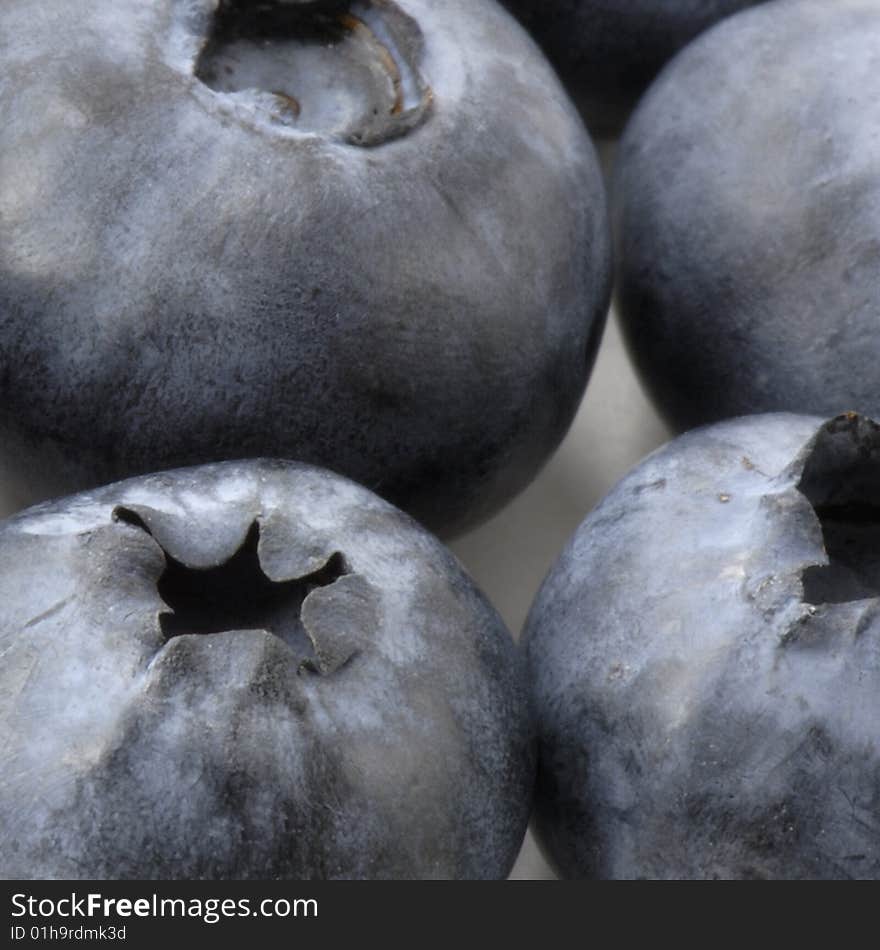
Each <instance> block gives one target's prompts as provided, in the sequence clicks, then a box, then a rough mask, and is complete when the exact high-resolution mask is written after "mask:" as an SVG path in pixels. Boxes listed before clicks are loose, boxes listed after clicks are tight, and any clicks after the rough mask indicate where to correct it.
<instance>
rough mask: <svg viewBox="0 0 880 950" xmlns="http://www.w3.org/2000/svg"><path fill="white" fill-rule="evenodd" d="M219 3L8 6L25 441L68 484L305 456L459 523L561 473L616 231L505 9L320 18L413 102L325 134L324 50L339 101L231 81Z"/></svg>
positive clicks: (6, 151) (0, 53)
mask: <svg viewBox="0 0 880 950" xmlns="http://www.w3.org/2000/svg"><path fill="white" fill-rule="evenodd" d="M214 6H215V4H213V3H211V2H209V0H149V2H144V0H5V2H4V3H2V4H0V62H2V67H3V83H2V87H0V129H2V133H0V135H2V148H0V342H2V354H3V356H2V366H0V436H2V439H3V443H4V446H9V447H10V448H9V451H8V454H9V456H10V457H15V456H21V457H22V458H24V457H25V456H26V457H27V458H29V459H30V458H33V465H32V466H31V468H32V470H33V471H35V472H40V471H44V470H45V469H46V468H49V467H51V469H52V470H53V471H55V472H57V473H58V474H59V477H62V476H66V480H65V482H64V485H65V486H66V488H64V489H63V490H74V489H77V490H78V489H80V488H87V487H91V486H93V485H95V484H99V483H102V482H105V481H109V480H113V479H116V478H119V477H127V476H129V475H136V474H141V473H144V472H148V471H156V470H160V469H165V468H173V467H179V466H183V465H190V464H196V463H199V462H206V461H219V460H223V459H228V458H243V457H249V456H272V457H284V458H296V459H298V460H301V461H305V462H309V463H313V464H320V465H324V466H327V467H329V468H331V469H333V470H335V471H340V472H341V473H343V474H345V475H347V476H349V477H352V478H354V479H355V480H357V481H359V482H361V483H362V484H365V485H366V486H367V487H369V488H371V489H372V490H375V491H378V492H379V493H380V494H382V495H383V496H384V497H387V498H389V499H390V500H392V501H393V502H394V503H395V504H397V505H398V506H400V507H402V508H404V509H405V510H407V511H409V512H410V513H411V514H414V515H416V516H417V517H418V518H419V519H420V520H423V521H424V522H426V523H428V524H429V525H430V526H432V527H434V528H435V529H438V530H442V531H443V532H444V533H446V534H449V533H454V532H457V531H458V530H460V529H463V527H464V526H466V525H470V524H473V523H474V522H476V521H479V520H481V519H482V518H484V517H486V516H488V515H489V514H490V513H491V512H493V511H494V510H496V509H497V508H498V507H500V506H501V505H502V504H503V503H504V502H505V501H506V500H508V499H509V498H510V497H512V496H513V495H514V494H515V493H516V492H517V491H519V490H520V489H521V488H522V487H524V486H525V484H527V483H528V482H529V481H530V480H531V478H532V477H533V476H534V475H535V474H536V472H537V470H538V469H539V468H540V466H541V465H542V464H543V462H544V461H545V460H546V458H547V457H548V456H549V454H550V453H551V452H552V451H553V449H554V448H555V447H556V446H557V444H558V443H559V441H560V440H561V438H562V436H563V435H564V434H565V432H566V430H567V428H568V426H569V424H570V422H571V419H572V417H573V414H574V412H575V410H576V408H577V406H578V403H579V401H580V398H581V396H582V394H583V390H584V386H585V384H586V380H587V377H588V375H589V371H590V368H591V366H592V362H593V357H594V354H595V349H596V346H597V343H598V340H599V337H600V334H601V329H602V325H603V322H604V319H605V312H606V309H607V304H608V297H609V293H610V243H611V242H610V231H609V224H608V215H607V208H606V204H605V197H604V190H603V185H602V181H601V175H600V172H599V169H598V165H597V162H596V159H595V153H594V150H593V147H592V145H591V143H590V141H589V139H588V137H587V134H586V132H585V131H584V129H583V125H582V123H581V122H580V119H579V117H578V115H577V113H576V111H575V109H574V107H573V106H572V105H571V103H570V102H569V100H568V99H567V97H566V95H565V93H564V92H563V90H562V87H561V86H560V85H559V83H558V81H557V79H556V77H555V75H554V74H553V72H552V70H551V69H550V67H549V65H547V64H546V62H545V60H544V59H543V57H542V56H541V54H540V53H539V51H538V50H537V49H536V48H535V46H534V44H533V43H532V41H531V40H530V39H529V38H528V36H527V35H526V34H525V33H524V31H523V30H522V29H521V27H520V26H519V25H518V24H517V23H516V22H515V20H514V19H513V18H512V17H511V16H510V15H509V14H507V13H506V11H504V10H502V9H501V8H500V7H498V6H497V5H496V4H495V3H490V2H486V0H449V2H446V3H443V4H436V3H429V2H426V0H399V2H395V3H390V2H382V3H379V2H374V3H372V4H367V5H365V4H346V3H342V4H340V3H333V4H329V6H328V5H327V4H324V3H317V4H312V5H309V4H303V5H295V6H296V7H297V8H300V7H301V8H302V9H306V8H310V7H311V8H317V11H318V12H316V13H314V16H315V17H316V18H318V19H317V20H316V22H317V23H319V24H324V26H323V27H322V28H325V29H328V30H329V29H331V27H328V26H326V23H325V20H327V18H332V17H339V18H341V19H339V20H337V21H336V22H337V24H338V25H337V26H336V27H335V29H336V30H337V34H338V35H337V36H336V37H334V39H339V38H340V37H341V41H340V42H339V43H338V49H340V50H344V49H346V48H349V47H354V46H355V45H357V44H360V46H359V47H358V48H362V47H366V48H367V49H368V50H371V51H372V53H371V55H372V60H371V66H370V69H371V70H372V72H371V73H369V75H371V76H373V79H374V80H375V82H376V83H378V80H376V79H375V76H376V74H377V73H378V72H379V71H381V70H382V69H385V70H386V71H387V75H386V76H385V80H384V81H385V86H386V87H387V89H388V90H391V88H392V77H393V74H394V72H395V70H396V71H397V73H398V74H399V75H398V77H397V80H398V81H399V84H400V87H401V88H400V93H401V97H402V98H403V99H404V100H406V101H405V103H404V105H405V108H404V109H403V111H402V112H401V113H400V115H397V116H395V115H391V114H390V112H389V111H388V109H387V108H385V110H384V112H385V113H386V115H378V117H377V119H376V122H377V123H378V126H377V128H371V127H370V125H369V123H367V124H365V125H364V126H363V127H362V128H360V127H359V128H348V127H346V128H341V127H340V128H339V129H335V128H324V127H323V126H322V127H320V128H317V129H315V128H314V127H313V125H312V122H313V119H314V110H313V111H312V113H310V107H311V104H312V97H313V96H318V97H324V99H325V100H326V102H325V103H324V104H325V106H327V109H329V108H330V106H332V104H333V102H335V101H336V98H340V99H344V98H345V96H347V95H348V94H349V93H350V92H351V90H349V89H343V90H342V92H340V96H339V97H336V91H337V87H336V86H335V85H334V83H335V82H336V81H337V80H336V78H334V75H333V72H332V56H333V55H334V54H333V52H332V49H327V48H325V46H326V47H332V46H333V43H326V44H325V43H324V42H323V41H320V37H319V40H318V41H316V42H315V43H313V44H312V45H311V46H309V47H308V49H306V55H307V57H311V58H306V59H304V60H303V62H306V63H311V62H312V59H313V58H316V57H318V56H319V55H320V56H325V57H331V59H329V60H325V61H326V62H329V63H330V65H329V67H328V73H327V75H328V80H327V83H326V84H324V85H325V86H326V88H324V86H322V85H321V83H320V82H318V81H314V82H311V81H310V76H309V73H308V70H307V69H305V68H303V69H300V71H299V72H298V73H297V76H298V77H299V79H298V80H296V81H293V80H292V81H291V82H290V83H287V80H286V78H285V74H283V73H282V74H278V73H277V71H276V73H271V68H270V67H271V66H272V62H274V61H272V60H271V59H269V60H267V63H268V65H266V70H268V72H269V73H271V76H270V79H267V80H265V81H262V80H261V79H259V77H258V79H256V80H254V88H241V89H237V90H233V91H228V90H225V89H222V88H220V89H218V88H214V87H215V86H222V85H223V83H224V82H227V80H228V81H229V82H230V83H232V82H234V81H237V76H236V74H235V72H234V60H235V51H234V50H233V51H232V52H231V53H228V55H226V54H224V51H223V49H222V48H220V51H219V53H217V44H218V43H219V42H220V40H217V39H216V37H217V36H218V35H219V34H218V32H217V29H216V28H215V26H214V24H215V23H216V22H217V21H216V15H215V14H214V13H213V12H212V10H213V8H214ZM237 6H238V7H240V6H241V2H239V3H238V4H237ZM260 6H261V7H268V8H270V9H272V8H273V4H271V3H268V4H262V5H260ZM278 6H279V5H278V4H277V3H276V4H274V7H278ZM227 7H228V5H227ZM227 7H224V9H226V8H227ZM324 8H327V9H328V10H330V12H327V13H321V10H322V9H324ZM330 8H332V10H331V9H330ZM340 9H341V10H342V12H339V11H340ZM300 16H302V14H300ZM321 17H324V19H321ZM358 21H360V25H358ZM364 24H367V26H366V27H365V26H364ZM286 29H294V33H296V34H297V36H299V34H301V35H302V37H304V38H305V40H304V42H307V41H308V40H309V37H310V36H311V34H312V33H314V32H315V30H314V29H312V28H311V27H310V24H309V22H308V21H306V22H305V24H304V25H303V26H302V27H301V29H299V33H297V28H289V27H286ZM310 30H311V32H310ZM212 31H213V32H212ZM221 32H222V31H221ZM370 32H372V33H373V34H374V35H373V38H372V39H369V38H367V39H364V38H363V37H364V36H365V35H367V34H368V33H370ZM392 34H393V37H392ZM211 37H214V38H215V39H213V40H212V39H211ZM392 38H393V42H392ZM220 39H221V40H222V36H221V37H220ZM212 43H213V44H214V45H213V46H212V45H211V44H212ZM259 43H264V40H263V39H262V38H261V39H260V40H259ZM259 43H258V44H257V45H259ZM346 44H347V45H346ZM383 44H384V45H383ZM220 45H221V47H222V43H221V44H220ZM266 49H267V50H268V53H267V56H269V55H270V54H272V50H274V49H275V47H273V46H272V45H271V44H270V45H269V46H268V47H266ZM215 53H217V58H215V59H212V57H213V56H214V55H215ZM224 55H225V58H224ZM272 55H274V54H272ZM254 59H255V57H254V56H252V65H253V68H254V70H255V72H259V70H260V69H261V68H263V67H262V66H261V65H260V63H259V62H257V63H254V62H253V60H254ZM292 62H293V65H296V62H297V60H296V58H295V57H294V60H293V61H292ZM217 63H219V65H216V64H217ZM215 66H216V68H215ZM242 69H243V67H242ZM196 73H198V74H199V76H200V77H203V78H198V77H197V75H196ZM359 75H360V74H359ZM203 79H204V81H203ZM242 82H244V81H242ZM212 83H213V85H211V84H212ZM244 85H245V86H246V85H247V84H246V83H244ZM352 85H353V86H354V85H357V84H354V83H353V84H352ZM264 86H268V88H263V87H264ZM279 87H280V88H279ZM355 92H357V89H355ZM353 94H354V93H352V95H353ZM297 97H299V102H298V103H297ZM413 98H414V99H415V100H416V105H414V106H412V107H411V104H410V102H409V100H410V99H413ZM328 103H329V105H328ZM386 106H387V103H386ZM300 107H301V110H302V114H301V116H300V117H299V118H298V119H297V109H298V108H300ZM395 108H396V106H395ZM327 109H325V110H324V111H325V112H326V111H327ZM319 111H320V110H319ZM328 115H329V113H328ZM332 119H333V116H332V115H330V116H329V118H327V116H324V119H322V121H325V120H326V122H330V121H331V120H332ZM383 123H384V125H383ZM383 129H384V131H383ZM13 448H14V452H13ZM26 474H27V472H26Z"/></svg>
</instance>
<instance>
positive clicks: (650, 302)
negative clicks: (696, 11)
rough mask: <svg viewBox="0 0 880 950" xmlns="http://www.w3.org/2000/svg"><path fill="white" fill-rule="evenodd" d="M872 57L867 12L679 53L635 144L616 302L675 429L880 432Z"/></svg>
mask: <svg viewBox="0 0 880 950" xmlns="http://www.w3.org/2000/svg"><path fill="white" fill-rule="evenodd" d="M878 48H880V7H878V5H877V4H876V3H874V2H869V0H841V2H840V3H820V2H810V0H806V2H804V0H801V2H797V0H795V2H779V3H772V4H769V5H768V6H766V7H762V8H759V9H755V10H752V11H749V12H748V13H744V14H742V15H740V16H737V17H735V18H734V19H732V20H730V21H728V22H726V23H724V24H722V25H720V26H719V27H718V28H717V29H716V30H713V31H712V32H711V33H710V34H708V35H707V36H705V37H703V38H701V39H700V40H698V41H697V42H696V43H694V44H693V45H692V46H691V47H689V48H688V49H687V50H686V51H684V52H683V53H682V54H681V56H679V57H678V58H677V59H676V61H675V62H674V63H673V64H671V65H670V66H669V68H668V69H667V70H666V71H665V72H664V73H663V75H662V76H661V77H660V78H659V79H658V80H657V82H656V84H655V85H654V86H653V87H652V89H651V91H650V92H649V93H648V95H647V96H646V97H645V99H644V100H643V103H642V105H641V107H640V108H639V110H638V111H637V113H636V115H635V116H634V118H633V120H632V122H631V124H630V125H629V127H628V128H627V131H626V134H625V136H624V139H623V142H622V144H621V146H620V151H619V155H618V165H617V177H616V183H615V188H614V194H615V216H616V222H615V223H616V229H617V239H618V250H619V254H618V265H619V278H620V283H619V302H620V308H621V312H622V314H623V324H624V329H625V333H626V337H627V340H628V344H629V347H630V351H631V353H632V355H633V357H634V359H635V361H636V363H637V365H638V368H639V370H640V373H641V376H642V379H643V381H644V382H645V384H646V386H647V388H648V389H649V391H650V393H651V395H652V397H653V398H654V400H655V402H656V404H657V407H658V409H659V410H660V411H661V412H662V414H663V415H664V416H665V417H666V419H667V421H668V422H669V423H670V424H671V425H672V426H673V427H674V428H677V429H679V430H682V429H686V428H689V427H691V426H694V425H698V424H701V423H704V422H710V421H714V420H716V419H721V418H725V417H732V416H737V415H745V414H748V413H755V412H766V411H793V412H812V413H817V414H821V415H831V414H834V413H837V412H840V411H842V410H845V409H853V410H857V411H861V412H866V413H868V414H871V415H874V416H877V415H880V387H878V379H877V370H876V364H877V352H878V346H880V337H878V333H877V326H876V324H877V307H878V299H880V278H878V274H880V269H878V263H880V172H878V161H880V144H878V141H877V139H876V136H875V135H874V132H873V129H875V128H876V127H877V125H878V123H880V70H878V65H880V60H878V56H877V49H878ZM757 85H760V90H761V91H760V94H758V93H757V92H756V86H757Z"/></svg>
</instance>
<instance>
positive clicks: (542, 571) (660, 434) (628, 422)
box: [0, 148, 669, 878]
mask: <svg viewBox="0 0 880 950" xmlns="http://www.w3.org/2000/svg"><path fill="white" fill-rule="evenodd" d="M611 154H612V153H611V150H610V149H609V148H605V149H603V158H604V159H605V162H606V165H607V163H608V161H609V160H610V158H611ZM668 438H669V432H668V430H667V429H666V428H665V427H664V425H663V423H661V422H660V420H659V418H658V417H657V415H656V413H655V412H654V411H653V409H652V408H651V407H650V405H649V404H648V402H647V400H646V398H645V396H644V395H643V393H642V390H641V388H640V386H639V383H638V382H637V380H636V377H635V375H634V372H633V370H632V368H631V365H630V362H629V359H628V357H627V354H626V352H625V350H624V348H623V344H622V341H621V337H620V332H619V330H618V327H617V323H616V317H615V315H614V312H613V310H612V314H611V318H610V319H609V322H608V326H607V328H606V331H605V337H604V339H603V341H602V345H601V348H600V350H599V356H598V359H597V362H596V366H595V369H594V371H593V375H592V377H591V379H590V382H589V385H588V387H587V392H586V396H585V398H584V401H583V403H582V405H581V408H580V411H579V413H578V415H577V417H576V419H575V421H574V424H573V426H572V428H571V430H570V431H569V433H568V436H567V437H566V439H565V441H564V442H563V443H562V445H561V446H560V448H559V450H558V451H557V452H556V454H555V455H554V456H553V458H552V459H551V460H550V462H549V463H548V464H547V466H546V467H545V468H544V470H543V472H542V473H541V474H540V475H539V476H538V478H537V479H536V480H535V481H534V482H533V483H532V485H531V486H530V487H529V488H528V489H526V491H525V492H523V493H522V494H521V495H520V496H519V497H518V498H516V499H515V500H514V501H513V502H512V503H511V504H509V505H508V506H507V507H506V508H505V509H504V510H503V511H502V512H501V513H500V514H498V515H497V516H496V517H495V518H493V519H492V520H491V521H490V522H488V523H487V524H485V525H483V526H482V527H480V528H479V529H477V530H476V531H473V532H471V533H470V534H468V535H465V536H464V537H462V538H460V539H458V540H457V541H455V542H453V543H452V545H451V547H452V549H453V550H454V551H455V553H456V554H457V555H458V557H459V558H460V559H461V561H462V562H463V563H464V565H465V567H466V568H467V569H468V570H469V572H470V573H471V575H472V576H473V578H474V579H475V581H476V582H477V584H478V585H479V586H480V587H481V588H482V590H483V591H484V592H485V593H486V594H487V596H488V597H489V599H490V600H491V601H492V603H493V604H494V605H495V607H496V608H497V609H498V611H499V612H500V613H501V615H502V617H503V618H504V620H505V622H506V623H507V626H508V628H509V629H510V631H511V633H513V634H514V636H517V637H518V636H519V633H520V631H521V629H522V626H523V623H524V621H525V618H526V614H527V613H528V610H529V607H530V605H531V602H532V599H533V598H534V596H535V594H536V593H537V590H538V587H539V586H540V584H541V581H542V580H543V579H544V576H545V575H546V573H547V571H548V570H549V569H550V567H551V566H552V564H553V562H554V561H555V560H556V558H557V556H558V555H559V553H560V552H561V551H562V548H563V547H564V545H565V544H566V542H567V541H568V538H569V537H570V536H571V534H572V533H573V532H574V530H575V528H576V527H577V526H578V525H579V524H580V522H581V521H582V520H583V519H584V517H585V516H586V515H587V513H588V512H589V511H590V509H591V508H593V506H594V505H595V504H596V502H598V501H599V500H600V499H601V498H602V496H603V495H604V494H605V493H606V492H607V491H608V490H609V489H610V488H611V487H612V486H613V485H614V483H615V482H616V481H617V480H618V479H619V478H620V477H621V476H622V475H623V474H624V473H625V472H626V471H627V470H628V469H629V468H631V467H632V465H634V464H635V463H636V462H637V461H638V460H639V459H640V458H642V457H643V456H644V455H646V454H647V453H648V452H650V451H652V450H653V449H654V448H656V447H657V446H658V445H660V444H662V443H663V442H665V441H666V440H667V439H668ZM6 461H7V460H6V459H4V457H3V449H2V446H0V517H5V516H7V515H9V514H12V513H13V512H15V511H17V510H20V509H21V508H23V507H25V506H27V505H29V504H32V503H35V502H37V501H40V500H43V499H44V498H45V497H47V495H51V494H53V492H52V490H51V488H50V487H48V486H51V480H52V473H51V472H47V473H45V474H46V479H47V481H46V483H45V484H36V483H34V484H27V485H26V484H21V483H20V482H15V481H13V480H12V479H11V478H10V477H9V476H8V474H4V470H5V469H6V465H5V464H4V463H5V462H6ZM552 876H553V874H552V872H551V870H550V869H549V867H548V866H547V865H546V863H545V862H544V861H543V859H542V858H541V856H540V854H539V852H538V850H537V848H536V846H535V843H534V840H533V839H532V837H531V834H529V836H528V837H527V839H526V843H525V845H524V847H523V851H522V854H521V855H520V859H519V861H518V862H517V864H516V867H515V868H514V871H513V874H512V877H513V878H548V877H552Z"/></svg>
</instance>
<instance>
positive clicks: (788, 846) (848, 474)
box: [524, 414, 880, 878]
mask: <svg viewBox="0 0 880 950" xmlns="http://www.w3.org/2000/svg"><path fill="white" fill-rule="evenodd" d="M878 550H880V427H878V426H877V424H876V423H874V422H872V421H870V420H868V419H865V418H862V417H859V416H855V415H853V414H849V415H845V416H840V417H836V418H834V419H832V420H829V421H827V422H823V420H822V419H819V418H814V417H807V416H795V415H787V414H770V415H764V416H755V417H752V418H750V419H738V420H733V421H729V422H723V423H718V424H716V425H715V426H711V427H706V428H703V429H699V430H695V431H693V432H690V433H688V434H686V435H684V436H681V437H680V438H679V439H677V440H675V441H673V442H671V443H669V445H668V446H666V447H664V448H662V449H660V450H658V451H657V452H655V453H654V454H653V455H651V456H649V457H648V458H647V459H646V460H645V461H644V462H642V463H641V464H640V465H638V466H637V467H636V468H634V469H633V470H632V471H631V472H630V473H629V474H628V475H627V476H626V477H625V478H624V479H623V480H622V481H621V482H620V483H619V484H618V485H617V486H616V487H615V488H614V489H613V490H612V491H611V493H610V494H609V495H608V496H607V497H606V498H605V500H604V501H603V502H602V503H601V504H600V505H599V506H598V507H597V508H596V509H595V510H594V511H593V512H592V513H591V514H590V515H589V516H588V518H587V519H586V520H585V521H584V523H583V524H582V525H581V527H580V528H579V529H578V531H577V532H576V534H575V536H574V537H573V539H572V540H571V542H570V544H569V545H568V547H567V549H566V551H565V552H564V553H563V554H562V556H561V557H560V559H559V561H558V562H557V564H556V565H555V566H554V567H553V569H552V570H551V572H550V574H549V575H548V578H547V580H546V581H545V583H544V585H543V587H542V589H541V591H540V593H539V595H538V597H537V599H536V601H535V604H534V606H533V608H532V611H531V614H530V617H529V620H528V623H527V626H526V632H525V641H524V642H525V644H526V650H527V656H528V666H529V673H530V676H531V682H532V686H533V690H534V705H535V711H536V716H537V722H538V733H539V766H538V790H537V802H536V812H537V828H538V832H539V835H540V838H541V841H542V844H543V847H544V848H545V850H546V853H547V854H548V856H549V857H550V858H551V860H552V861H553V862H554V863H555V864H556V865H557V867H558V868H559V870H560V871H561V872H562V873H563V874H564V875H565V876H568V877H607V878H642V877H648V878H751V877H759V878H844V877H857V878H877V877H880V833H878V814H880V558H878V555H877V551H878Z"/></svg>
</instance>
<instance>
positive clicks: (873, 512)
mask: <svg viewBox="0 0 880 950" xmlns="http://www.w3.org/2000/svg"><path fill="white" fill-rule="evenodd" d="M798 490H799V491H800V492H801V494H803V495H804V496H806V498H807V499H808V501H809V502H810V504H811V505H812V506H813V510H814V512H815V513H816V517H817V518H818V519H819V524H820V525H821V528H822V538H823V541H824V545H825V552H826V554H827V555H828V560H829V563H828V564H827V565H823V566H818V567H815V566H814V567H808V568H806V570H805V571H804V572H803V577H802V580H803V587H804V601H805V602H806V603H808V604H817V605H818V604H841V603H846V602H849V601H855V600H863V599H866V598H873V597H880V427H878V426H877V425H876V423H874V422H872V421H871V420H870V419H865V418H863V417H860V416H855V415H854V414H847V415H845V416H840V417H838V418H837V419H834V420H832V421H831V422H830V423H827V424H826V425H825V426H824V427H823V428H822V430H820V432H819V434H818V435H817V437H816V440H815V444H814V447H813V450H812V452H811V453H810V455H809V456H808V458H807V461H806V464H805V466H804V470H803V474H802V476H801V479H800V482H799V484H798Z"/></svg>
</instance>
